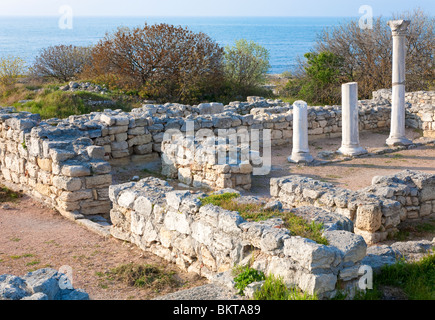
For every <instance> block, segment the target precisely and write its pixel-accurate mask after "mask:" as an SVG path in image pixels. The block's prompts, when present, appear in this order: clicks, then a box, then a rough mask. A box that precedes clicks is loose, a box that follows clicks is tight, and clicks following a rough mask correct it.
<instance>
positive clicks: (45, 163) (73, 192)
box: [0, 112, 112, 217]
mask: <svg viewBox="0 0 435 320" xmlns="http://www.w3.org/2000/svg"><path fill="white" fill-rule="evenodd" d="M0 162H1V172H2V176H3V177H2V178H3V179H4V180H5V181H4V183H6V184H8V183H11V184H14V185H15V186H18V187H19V188H21V189H22V190H23V191H24V192H26V193H27V194H29V195H32V196H34V197H35V198H38V199H41V200H42V201H44V202H45V203H47V204H48V205H50V206H52V207H54V208H56V209H57V210H59V212H61V213H62V214H64V215H66V216H69V217H77V216H79V215H80V214H81V215H93V214H107V213H108V212H109V210H110V208H111V203H110V200H109V197H108V187H109V185H111V183H112V176H111V174H110V172H111V166H110V164H109V163H108V162H107V161H105V160H104V149H103V148H102V147H98V146H95V145H93V143H92V140H91V139H90V138H88V137H85V136H84V135H83V133H82V131H80V130H78V129H76V128H73V127H62V126H57V127H54V126H51V125H49V124H44V123H42V122H40V119H39V115H34V114H30V113H25V112H22V113H2V114H0Z"/></svg>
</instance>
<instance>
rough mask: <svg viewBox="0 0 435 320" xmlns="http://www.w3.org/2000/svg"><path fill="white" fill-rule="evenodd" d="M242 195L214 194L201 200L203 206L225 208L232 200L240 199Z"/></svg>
mask: <svg viewBox="0 0 435 320" xmlns="http://www.w3.org/2000/svg"><path fill="white" fill-rule="evenodd" d="M238 197H240V195H239V194H238V193H230V192H226V193H222V194H212V195H210V196H207V197H205V198H202V199H201V203H202V205H203V206H205V205H206V204H213V205H215V206H219V207H221V206H224V205H226V203H227V202H230V201H231V200H232V199H235V198H238Z"/></svg>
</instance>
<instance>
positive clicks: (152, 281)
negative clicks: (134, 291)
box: [98, 263, 179, 292]
mask: <svg viewBox="0 0 435 320" xmlns="http://www.w3.org/2000/svg"><path fill="white" fill-rule="evenodd" d="M174 275H175V272H174V271H165V270H163V269H162V268H160V267H157V266H153V265H150V264H144V265H141V264H133V263H128V264H124V265H121V266H119V267H116V268H113V269H111V270H110V271H109V272H108V273H107V274H106V279H107V280H118V281H122V282H124V283H127V284H128V285H130V286H134V287H140V288H149V289H152V290H154V291H157V292H158V291H161V290H162V289H164V288H167V287H171V288H173V287H177V286H178V285H179V283H178V281H177V280H176V279H175V276H174ZM98 276H101V277H102V276H103V274H102V273H99V274H98ZM102 285H104V284H102Z"/></svg>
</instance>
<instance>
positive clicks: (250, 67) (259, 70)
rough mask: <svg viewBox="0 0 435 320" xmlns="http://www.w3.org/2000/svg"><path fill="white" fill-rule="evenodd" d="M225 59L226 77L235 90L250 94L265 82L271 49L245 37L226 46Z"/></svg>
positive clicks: (242, 93) (236, 92)
mask: <svg viewBox="0 0 435 320" xmlns="http://www.w3.org/2000/svg"><path fill="white" fill-rule="evenodd" d="M224 61H225V62H224V64H225V76H226V79H227V81H228V82H229V85H230V86H231V87H232V89H233V92H234V93H235V94H240V95H249V94H250V92H252V91H253V90H256V89H257V88H258V87H259V86H260V85H262V84H264V82H265V79H266V74H267V72H268V70H269V68H270V64H269V51H268V50H267V49H266V48H264V47H262V46H261V45H259V44H257V43H255V42H253V41H247V40H245V39H240V40H237V41H236V42H235V44H234V46H232V47H231V46H226V48H225V56H224Z"/></svg>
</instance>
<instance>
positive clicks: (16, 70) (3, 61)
mask: <svg viewBox="0 0 435 320" xmlns="http://www.w3.org/2000/svg"><path fill="white" fill-rule="evenodd" d="M26 72H27V69H26V65H25V62H24V60H23V59H21V58H19V57H14V56H7V57H0V86H10V85H13V84H15V83H16V82H17V80H18V78H19V77H20V76H22V75H23V74H24V73H26Z"/></svg>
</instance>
